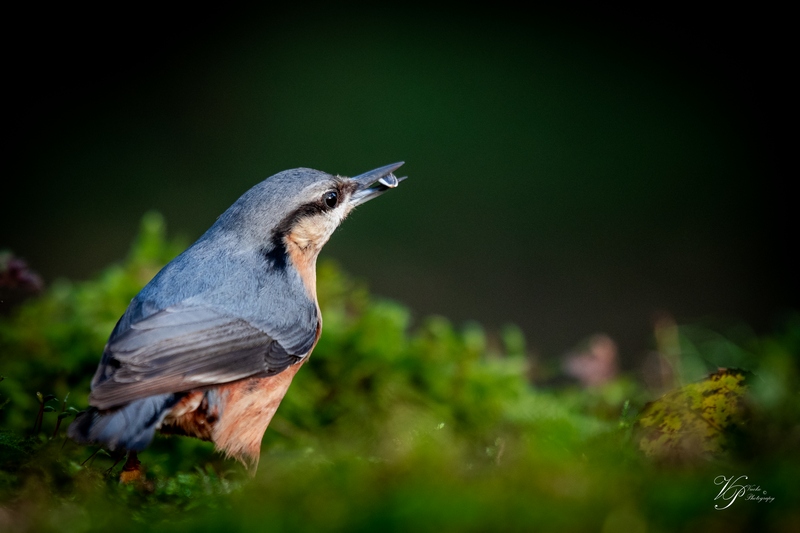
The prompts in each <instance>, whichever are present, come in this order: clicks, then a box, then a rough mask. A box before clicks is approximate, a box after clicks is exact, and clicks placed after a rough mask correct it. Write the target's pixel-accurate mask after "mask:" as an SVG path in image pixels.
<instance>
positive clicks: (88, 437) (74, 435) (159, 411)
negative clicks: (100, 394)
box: [67, 394, 180, 452]
mask: <svg viewBox="0 0 800 533" xmlns="http://www.w3.org/2000/svg"><path fill="white" fill-rule="evenodd" d="M179 399H180V398H179V396H178V395H176V394H159V395H157V396H150V397H148V398H142V399H140V400H134V401H132V402H131V403H129V404H126V405H123V406H121V407H116V408H114V409H107V410H103V411H100V410H98V409H96V408H94V407H90V408H89V409H88V410H86V411H84V412H82V413H81V414H79V415H78V416H77V417H76V418H75V420H74V421H73V422H72V424H70V426H69V428H68V429H67V436H68V437H69V438H71V439H72V440H74V441H76V442H80V443H84V444H101V445H103V447H105V448H106V449H108V450H117V449H122V450H129V451H135V452H139V451H142V450H144V449H145V448H146V447H147V445H148V444H150V441H151V440H153V435H154V434H155V432H156V429H158V427H159V426H160V425H161V422H163V421H164V417H165V416H167V413H169V410H170V409H171V408H172V407H173V406H174V405H175V404H176V403H177V402H178V400H179Z"/></svg>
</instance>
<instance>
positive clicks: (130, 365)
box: [89, 306, 317, 409]
mask: <svg viewBox="0 0 800 533" xmlns="http://www.w3.org/2000/svg"><path fill="white" fill-rule="evenodd" d="M316 326H317V325H316V324H313V325H312V324H302V323H300V324H296V325H294V327H284V328H283V329H284V331H282V332H281V334H282V335H281V336H283V337H286V338H289V339H291V340H292V342H291V344H292V348H293V349H291V350H287V349H286V348H285V347H284V346H282V345H281V343H280V342H279V341H277V340H276V339H275V335H270V334H268V333H267V332H265V331H263V330H262V329H260V328H258V327H256V326H254V325H253V324H251V323H250V322H248V321H246V320H244V319H242V318H236V317H231V316H227V315H225V314H224V313H222V312H219V311H217V310H215V309H213V308H209V307H186V306H175V307H169V308H167V309H164V310H162V311H159V312H157V313H154V314H153V315H151V316H149V317H147V318H145V319H144V320H141V321H139V322H137V323H134V324H132V325H131V326H130V327H129V328H128V329H126V330H125V331H120V332H116V334H115V335H114V336H113V337H112V338H111V340H110V341H109V343H108V344H107V345H106V349H105V352H104V353H103V359H102V361H101V363H100V366H99V368H98V370H97V373H96V374H95V378H94V380H93V382H92V393H91V395H90V397H89V401H90V403H91V404H92V405H93V406H95V407H97V408H99V409H107V408H110V407H114V406H117V405H121V404H124V403H127V402H130V401H133V400H136V399H139V398H144V397H147V396H152V395H155V394H163V393H166V392H172V393H176V392H183V391H187V390H190V389H193V388H197V387H201V386H204V385H210V384H215V383H227V382H230V381H235V380H237V379H242V378H246V377H250V376H257V375H271V374H277V373H279V372H282V371H283V370H284V369H286V368H287V367H288V366H289V365H292V364H294V363H296V362H298V361H299V360H300V359H302V358H303V357H304V356H305V355H306V354H307V353H308V351H310V349H311V347H312V346H313V344H314V342H315V341H316V335H317V327H316ZM298 339H302V340H303V342H299V343H298V342H296V341H297V340H298ZM290 352H300V353H290Z"/></svg>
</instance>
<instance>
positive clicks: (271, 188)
mask: <svg viewBox="0 0 800 533" xmlns="http://www.w3.org/2000/svg"><path fill="white" fill-rule="evenodd" d="M402 165H403V163H402V162H399V163H393V164H391V165H386V166H384V167H380V168H376V169H375V170H370V171H369V172H365V173H363V174H360V175H358V176H355V177H352V178H349V177H345V176H334V175H331V174H328V173H326V172H321V171H319V170H312V169H309V168H297V169H293V170H286V171H284V172H281V173H279V174H275V175H274V176H271V177H269V178H267V179H266V180H264V181H262V182H261V183H259V184H258V185H256V186H254V187H253V188H252V189H250V190H249V191H247V192H246V193H245V194H243V195H242V197H241V198H239V200H237V201H236V203H234V204H233V205H232V206H231V207H230V209H228V211H226V212H225V213H224V214H223V215H222V216H220V218H219V220H218V223H217V224H216V225H215V226H218V230H217V231H218V232H221V233H228V232H233V233H234V234H236V236H237V238H238V239H239V240H240V242H241V243H242V244H244V245H246V246H255V247H257V248H258V249H259V250H261V252H262V253H263V254H265V255H267V256H271V258H272V260H273V262H276V263H279V262H280V261H281V260H285V259H286V258H290V259H291V260H292V262H293V263H294V264H295V265H296V266H297V267H301V266H302V264H308V265H313V263H314V262H315V261H316V258H317V255H318V254H319V251H320V250H321V249H322V246H323V245H324V244H325V243H326V242H328V239H329V238H330V237H331V235H332V234H333V232H334V230H335V229H336V228H337V227H338V226H339V224H341V222H342V221H343V220H344V219H345V217H347V215H348V214H349V213H350V212H351V211H352V210H353V208H355V207H356V206H358V205H361V204H363V203H365V202H367V201H369V200H372V199H373V198H377V197H378V196H380V195H381V194H383V193H384V192H386V191H388V190H389V189H393V188H394V187H397V185H398V184H399V183H400V181H402V180H404V179H405V177H401V178H397V177H395V175H394V171H395V170H397V169H398V168H400V167H401V166H402ZM212 230H213V228H212Z"/></svg>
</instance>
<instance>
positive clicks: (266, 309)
mask: <svg viewBox="0 0 800 533" xmlns="http://www.w3.org/2000/svg"><path fill="white" fill-rule="evenodd" d="M403 164H404V163H403V162H398V163H393V164H390V165H386V166H383V167H380V168H377V169H374V170H371V171H369V172H365V173H363V174H360V175H358V176H355V177H352V178H351V177H346V176H339V175H332V174H328V173H326V172H323V171H319V170H314V169H310V168H295V169H290V170H285V171H283V172H280V173H278V174H275V175H273V176H270V177H269V178H267V179H265V180H263V181H261V182H260V183H258V184H256V185H255V186H253V187H252V188H250V189H249V190H248V191H247V192H245V193H244V194H243V195H242V196H241V197H240V198H239V199H238V200H236V202H234V203H233V205H231V206H230V207H229V208H228V209H227V210H226V211H225V212H224V213H222V214H221V215H220V216H219V217H218V218H217V220H216V221H215V222H214V224H213V225H212V226H211V227H210V228H209V229H208V230H207V231H206V232H205V233H204V234H203V235H202V236H201V237H200V238H199V239H198V240H197V241H196V242H195V243H194V244H192V245H191V246H189V247H188V248H187V249H186V250H184V251H183V252H182V253H181V254H180V255H178V256H177V257H176V258H175V259H173V260H172V261H170V262H169V263H168V264H167V265H166V266H164V267H163V268H162V269H161V270H160V271H159V272H158V273H157V274H156V275H155V276H154V277H153V278H152V280H150V282H149V283H147V284H146V285H145V287H144V288H143V289H142V290H141V291H140V292H139V293H138V294H137V295H136V296H135V297H134V298H133V299H132V300H131V302H130V304H129V305H128V307H127V309H126V310H125V312H124V314H123V315H122V316H121V317H120V318H119V320H118V322H117V323H116V326H115V327H114V329H113V330H112V332H111V334H110V336H109V338H108V342H107V343H106V345H105V347H104V349H103V353H102V357H101V358H100V362H99V364H98V366H97V370H96V372H95V374H94V376H93V378H92V380H91V385H90V394H89V402H88V403H89V407H88V408H87V409H86V410H84V411H82V412H81V413H80V414H79V415H78V416H77V417H76V418H75V420H74V421H73V422H72V423H71V424H70V426H69V428H68V430H67V436H68V437H69V438H70V439H72V440H73V441H75V442H77V443H82V444H97V445H100V446H102V448H103V449H106V450H109V451H111V452H114V453H115V454H116V456H117V457H125V456H127V461H126V463H125V466H124V467H123V474H122V476H121V480H122V481H125V477H124V476H125V473H126V472H128V473H130V476H129V478H130V479H134V478H136V477H138V476H139V475H140V474H141V471H140V463H139V460H138V458H137V453H139V452H141V451H143V450H144V449H145V448H147V447H148V446H149V445H150V443H151V442H152V440H153V438H154V436H155V434H156V432H159V433H161V434H168V435H183V436H188V437H195V438H199V439H201V440H206V441H211V442H213V443H214V446H215V449H216V450H217V451H219V452H221V453H222V454H223V455H225V456H226V457H228V458H232V459H235V460H237V461H239V462H240V463H242V464H243V465H244V466H245V468H246V469H247V470H248V471H249V472H250V473H251V475H255V472H256V470H257V468H258V462H259V457H260V454H261V441H262V438H263V436H264V433H265V432H266V430H267V427H268V425H269V423H270V421H271V420H272V417H273V416H274V414H275V412H276V410H277V409H278V406H279V404H280V403H281V400H282V399H283V397H284V395H285V394H286V391H287V389H288V388H289V386H290V384H291V382H292V378H293V377H294V376H295V374H296V373H297V371H298V370H299V369H300V367H301V366H303V364H304V363H305V362H306V361H307V360H308V358H309V356H310V355H311V352H312V351H313V350H314V347H315V346H316V344H317V341H318V340H319V337H320V334H321V332H322V313H321V311H320V307H319V303H318V300H317V290H316V262H317V257H318V255H319V253H320V250H321V249H322V247H323V245H324V244H325V243H326V242H327V241H328V239H329V238H330V237H331V235H332V233H333V232H334V230H335V229H336V228H337V227H338V226H339V225H340V224H341V223H342V221H343V220H344V219H345V218H346V217H347V216H348V214H350V212H351V211H352V210H353V209H354V208H355V207H356V206H359V205H361V204H363V203H365V202H367V201H369V200H372V199H374V198H376V197H378V196H380V195H382V194H383V193H385V192H386V191H388V190H390V189H393V188H395V187H397V186H398V184H399V183H400V181H402V180H404V179H405V178H406V176H403V177H400V178H398V177H396V176H395V175H394V172H395V171H396V170H397V169H398V168H400V166H402V165H403ZM120 460H121V459H118V462H119V461H120ZM115 464H116V463H115ZM112 468H113V466H112Z"/></svg>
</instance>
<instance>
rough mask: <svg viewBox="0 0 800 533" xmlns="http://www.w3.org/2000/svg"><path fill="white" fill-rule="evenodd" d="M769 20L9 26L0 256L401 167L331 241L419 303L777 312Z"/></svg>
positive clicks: (45, 259)
mask: <svg viewBox="0 0 800 533" xmlns="http://www.w3.org/2000/svg"><path fill="white" fill-rule="evenodd" d="M782 20H784V19H783V18H782V17H781V16H780V15H779V14H775V15H773V14H761V13H742V14H735V13H734V14H731V13H728V14H725V15H724V16H723V15H720V14H713V15H709V16H702V15H700V14H699V13H697V12H692V13H679V12H661V13H646V12H629V11H628V12H624V13H622V12H619V13H617V12H611V11H602V12H601V11H594V12H592V11H589V12H587V11H582V12H581V13H580V14H577V13H567V12H547V13H544V12H533V13H527V14H522V13H516V12H511V11H502V10H501V9H500V8H497V9H490V10H489V11H482V12H478V11H475V12H471V13H454V12H451V11H446V10H443V9H441V10H435V9H431V10H429V11H424V12H423V11H412V10H410V9H405V10H404V9H397V10H390V9H388V8H386V9H384V10H383V11H380V12H377V11H364V10H357V9H355V8H352V9H350V8H348V9H343V8H338V9H334V8H329V9H313V10H312V9H310V8H309V9H307V10H306V11H300V10H289V9H286V8H285V9H283V10H279V9H270V10H263V11H249V12H244V11H241V12H237V11H233V10H223V11H221V12H213V13H212V12H204V13H193V12H192V13H180V14H177V13H175V14H168V13H165V12H143V11H142V12H130V13H126V14H124V15H114V16H111V15H105V14H103V13H97V12H92V13H85V14H84V13H76V12H72V11H66V10H65V11H63V12H61V13H53V12H49V13H47V14H44V15H43V14H41V13H36V14H33V13H25V14H20V15H19V16H16V17H15V16H11V17H10V18H9V24H12V25H16V26H17V31H18V32H19V34H20V35H23V36H24V37H21V38H20V39H18V40H15V41H13V42H7V47H6V51H7V54H6V59H7V64H6V69H5V70H6V89H7V90H9V94H10V97H8V98H9V99H8V100H7V101H6V107H7V116H9V117H10V121H9V122H7V126H8V128H7V134H9V135H10V137H11V139H10V140H8V141H7V142H6V150H7V154H8V158H7V170H6V172H5V179H4V182H5V183H6V185H4V186H3V188H4V194H3V202H2V204H3V209H2V211H1V213H0V232H2V233H0V247H8V248H10V249H12V250H13V251H15V252H16V253H17V254H19V255H21V256H22V257H23V258H25V259H27V260H28V262H29V264H30V265H31V267H32V268H34V269H35V270H38V271H39V272H41V273H42V274H43V276H44V277H45V279H46V280H47V281H51V280H53V279H55V278H57V277H60V276H66V277H70V278H73V279H84V278H88V277H90V276H91V275H92V274H94V273H96V272H97V271H99V270H100V269H101V268H102V267H104V266H105V265H107V264H108V263H110V262H113V261H117V260H120V259H121V258H122V257H123V256H124V254H125V252H126V251H127V249H128V247H129V244H130V242H131V240H132V238H133V236H134V234H135V233H136V231H137V228H138V225H139V221H140V219H141V216H142V214H143V213H144V212H145V211H146V210H149V209H156V210H158V211H160V212H162V213H163V214H164V215H165V217H166V220H167V223H168V225H169V228H170V231H171V233H179V234H182V235H185V236H186V238H187V243H188V242H190V241H191V240H193V239H195V238H197V237H198V236H199V235H200V234H201V233H202V232H203V231H204V230H205V229H206V228H207V227H208V226H209V225H210V224H211V223H212V222H213V221H214V219H215V217H216V216H217V215H219V214H220V213H221V212H222V211H224V210H225V209H226V208H227V207H228V206H229V205H230V204H231V203H232V202H233V201H234V200H235V199H236V198H237V197H238V196H239V195H240V194H242V193H243V192H244V191H245V190H246V189H248V188H249V187H250V186H252V185H254V184H255V183H256V182H258V181H260V180H261V179H264V178H266V177H267V176H270V175H272V174H274V173H276V172H279V171H281V170H284V169H287V168H293V167H298V166H307V167H312V168H317V169H320V170H325V171H328V172H331V173H340V174H345V175H355V174H358V173H360V172H363V171H366V170H370V169H372V168H374V167H378V166H382V165H385V164H388V163H392V162H395V161H399V160H404V161H406V165H405V166H404V167H403V168H402V169H401V171H402V173H403V174H408V175H409V176H410V179H409V180H408V181H407V182H405V183H404V184H403V185H402V187H400V188H399V189H398V190H396V191H393V192H392V193H391V194H387V195H386V196H385V197H383V198H381V199H380V200H379V201H376V202H374V203H370V204H368V205H366V206H364V207H363V208H361V209H359V210H358V212H357V213H355V214H354V215H353V216H352V217H351V218H350V219H349V220H348V221H347V222H346V223H345V225H344V226H343V227H342V228H341V229H340V230H339V232H338V233H337V234H335V235H334V237H333V239H332V240H331V242H330V243H329V244H328V246H327V247H326V248H325V250H324V252H323V254H324V255H326V256H328V257H334V258H336V259H337V260H338V261H339V262H340V263H341V264H342V266H343V267H344V269H345V270H347V271H349V272H351V273H353V274H355V275H357V276H358V277H361V278H363V279H365V280H367V281H368V283H369V285H370V287H371V288H372V289H373V291H374V292H375V293H377V294H381V295H384V296H388V297H392V298H395V299H397V300H399V301H402V302H404V303H406V304H408V305H409V306H410V307H411V308H412V309H414V310H415V312H416V313H418V316H422V315H427V314H431V313H439V314H443V315H446V316H448V317H449V318H451V319H453V320H455V321H457V322H461V321H465V320H470V319H475V320H478V321H480V322H482V323H483V324H485V325H486V326H488V327H489V328H495V327H499V326H500V325H502V324H505V323H507V322H512V323H516V324H518V325H519V326H521V327H522V328H523V330H524V331H525V333H526V335H527V338H528V342H529V344H530V347H531V350H532V351H534V352H536V353H539V354H541V355H542V356H556V355H560V354H561V353H563V352H564V351H566V350H568V349H570V348H572V347H573V346H574V345H575V344H576V343H577V342H579V341H581V340H582V339H584V338H586V337H587V336H589V335H591V334H593V333H596V332H605V333H607V334H609V335H610V336H611V337H612V338H614V339H615V340H616V341H617V342H618V343H619V344H620V347H621V352H622V353H621V355H622V357H623V360H624V361H626V362H627V363H631V362H635V361H636V360H637V359H638V358H639V356H640V355H641V354H642V353H643V352H645V351H646V350H648V348H649V347H650V342H651V333H652V323H653V319H654V317H655V316H656V315H657V314H659V313H669V314H671V315H672V316H674V317H675V318H676V319H677V320H678V321H694V320H704V319H706V318H712V319H715V320H721V321H726V322H731V323H744V324H747V325H748V326H749V327H752V328H754V329H756V330H757V331H758V330H765V329H766V330H768V329H770V328H771V327H772V325H773V322H774V321H775V320H776V319H777V318H780V316H781V315H782V313H783V311H784V310H786V309H791V308H796V307H797V299H796V288H797V287H796V273H795V272H794V271H793V270H792V269H791V268H790V263H789V260H788V257H789V250H790V249H792V248H796V244H797V239H796V231H795V229H796V228H795V227H793V226H792V225H790V224H789V223H788V222H787V221H789V220H792V218H791V217H790V213H791V209H794V208H795V204H796V202H793V201H791V200H790V198H791V197H790V195H789V193H788V191H787V190H786V187H787V185H786V184H787V183H788V177H789V176H793V175H796V171H794V170H792V171H791V173H788V172H787V170H786V169H787V168H788V167H787V166H786V165H785V164H784V163H785V161H784V157H785V156H784V151H783V149H782V147H783V146H784V145H786V144H788V143H786V142H785V141H784V140H783V139H784V137H783V135H784V133H785V130H784V128H783V125H784V122H787V121H788V119H787V118H785V117H786V115H787V113H788V107H786V102H785V100H784V96H785V95H784V94H783V91H784V89H783V87H784V86H785V85H784V83H785V80H786V79H787V75H786V74H785V73H784V69H786V68H787V64H785V63H783V62H782V61H783V56H784V55H785V54H786V52H785V51H784V50H785V49H784V48H782V45H783V44H784V43H783V41H785V40H786V39H787V37H785V35H786V34H784V33H782V31H781V28H780V26H781V25H782Z"/></svg>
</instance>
